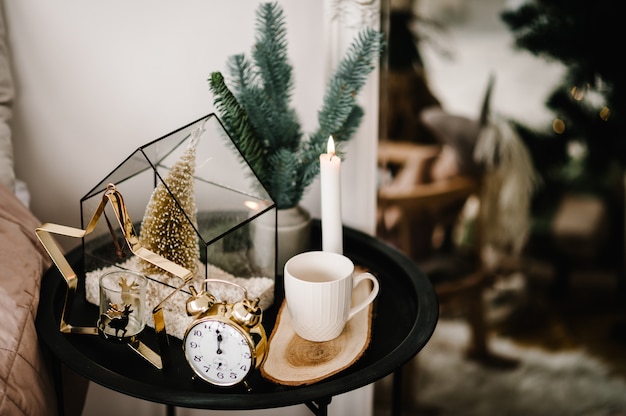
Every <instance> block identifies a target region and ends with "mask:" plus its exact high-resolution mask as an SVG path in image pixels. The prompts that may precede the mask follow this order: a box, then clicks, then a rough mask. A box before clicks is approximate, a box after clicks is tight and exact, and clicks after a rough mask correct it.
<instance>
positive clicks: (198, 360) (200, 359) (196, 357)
mask: <svg viewBox="0 0 626 416" xmlns="http://www.w3.org/2000/svg"><path fill="white" fill-rule="evenodd" d="M193 360H194V361H195V362H197V363H199V362H201V361H202V356H201V355H194V356H193Z"/></svg>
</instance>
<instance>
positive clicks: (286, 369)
mask: <svg viewBox="0 0 626 416" xmlns="http://www.w3.org/2000/svg"><path fill="white" fill-rule="evenodd" d="M370 289H371V283H370V282H369V281H364V282H361V284H359V285H358V286H357V287H356V289H355V290H354V292H353V294H352V303H353V304H356V302H358V301H359V300H361V299H364V298H365V297H367V295H368V294H369V291H370ZM374 302H375V301H374ZM372 305H373V303H372V304H370V305H369V306H368V307H366V308H365V309H363V310H362V311H360V312H359V313H357V314H356V315H355V316H354V317H353V318H352V319H351V320H349V321H348V323H347V324H346V326H345V328H344V330H343V332H342V333H341V335H339V337H337V338H335V339H333V340H331V341H326V342H312V341H307V340H305V339H303V338H301V337H300V336H299V335H297V334H296V333H295V332H294V330H293V328H292V326H291V316H290V315H289V310H288V309H287V305H286V303H285V301H283V303H282V305H281V307H280V310H279V312H278V318H277V320H276V326H275V328H274V331H273V332H272V335H271V336H270V339H269V351H268V355H267V358H266V359H265V362H264V363H263V365H262V366H261V374H262V375H263V376H264V377H265V378H267V379H269V380H272V381H273V382H275V383H278V384H283V385H288V386H299V385H305V384H312V383H315V382H317V381H320V380H323V379H325V378H327V377H330V376H331V375H333V374H336V373H338V372H340V371H341V370H343V369H345V368H347V367H349V366H350V365H352V364H354V363H355V362H356V361H357V360H358V359H359V358H360V357H361V356H362V355H363V353H364V352H365V350H366V349H367V346H368V345H369V342H370V336H371V321H372Z"/></svg>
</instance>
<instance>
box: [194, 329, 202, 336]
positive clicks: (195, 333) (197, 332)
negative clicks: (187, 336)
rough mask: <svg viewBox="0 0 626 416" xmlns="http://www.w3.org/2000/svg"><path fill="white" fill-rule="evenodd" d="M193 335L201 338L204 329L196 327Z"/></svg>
mask: <svg viewBox="0 0 626 416" xmlns="http://www.w3.org/2000/svg"><path fill="white" fill-rule="evenodd" d="M193 335H194V336H195V337H200V338H202V330H200V329H198V328H196V329H194V330H193Z"/></svg>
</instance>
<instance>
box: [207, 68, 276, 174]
mask: <svg viewBox="0 0 626 416" xmlns="http://www.w3.org/2000/svg"><path fill="white" fill-rule="evenodd" d="M209 87H210V90H211V92H212V93H213V95H214V100H213V103H214V104H215V108H216V109H217V110H218V112H219V113H220V115H221V116H222V122H223V123H224V126H225V127H226V131H227V132H228V134H229V135H230V137H231V139H232V141H233V143H234V144H235V145H236V146H237V148H238V149H239V151H240V152H241V154H242V155H243V156H244V158H245V160H246V162H247V163H248V164H249V165H250V167H251V168H252V170H253V171H254V172H255V173H256V174H257V175H259V176H260V177H263V176H264V171H265V169H266V168H265V166H264V161H265V149H264V148H263V146H262V143H260V142H259V141H258V140H256V139H255V135H254V128H253V127H252V125H251V124H250V122H249V120H248V115H247V114H246V111H245V110H244V109H243V108H242V107H241V106H240V105H239V103H238V102H237V99H236V98H235V96H234V95H233V94H232V93H231V91H230V90H229V89H228V87H227V86H226V83H225V82H224V76H223V75H222V74H221V73H220V72H213V73H212V74H211V78H209Z"/></svg>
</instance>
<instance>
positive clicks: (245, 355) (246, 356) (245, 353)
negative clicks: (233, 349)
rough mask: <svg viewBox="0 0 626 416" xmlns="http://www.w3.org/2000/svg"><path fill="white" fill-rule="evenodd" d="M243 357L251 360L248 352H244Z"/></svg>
mask: <svg viewBox="0 0 626 416" xmlns="http://www.w3.org/2000/svg"><path fill="white" fill-rule="evenodd" d="M243 356H244V357H245V358H252V354H250V353H249V352H248V351H246V352H244V353H243Z"/></svg>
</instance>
